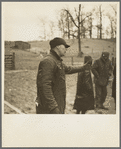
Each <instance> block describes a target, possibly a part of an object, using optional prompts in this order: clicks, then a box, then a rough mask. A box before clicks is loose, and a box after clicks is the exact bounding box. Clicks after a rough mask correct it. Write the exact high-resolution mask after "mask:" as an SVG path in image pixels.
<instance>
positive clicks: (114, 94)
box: [112, 58, 116, 109]
mask: <svg viewBox="0 0 121 149" xmlns="http://www.w3.org/2000/svg"><path fill="white" fill-rule="evenodd" d="M113 76H114V78H113V84H112V97H113V98H114V102H115V109H116V58H115V64H114V70H113Z"/></svg>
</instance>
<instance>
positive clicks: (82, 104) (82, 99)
mask: <svg viewBox="0 0 121 149" xmlns="http://www.w3.org/2000/svg"><path fill="white" fill-rule="evenodd" d="M87 61H90V66H91V65H92V58H91V56H85V57H84V63H86V62H87ZM73 109H76V110H77V114H79V113H80V111H81V112H82V114H85V113H86V111H87V110H93V109H94V92H93V84H92V78H91V71H90V70H84V71H82V72H79V73H78V80H77V91H76V98H75V102H74V108H73Z"/></svg>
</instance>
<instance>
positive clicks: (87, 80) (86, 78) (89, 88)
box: [84, 70, 93, 94]
mask: <svg viewBox="0 0 121 149" xmlns="http://www.w3.org/2000/svg"><path fill="white" fill-rule="evenodd" d="M84 82H85V86H86V89H87V91H88V92H87V94H92V93H93V85H92V78H91V73H90V71H88V70H87V71H85V72H84Z"/></svg>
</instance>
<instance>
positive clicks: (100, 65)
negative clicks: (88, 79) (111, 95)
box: [92, 52, 112, 109]
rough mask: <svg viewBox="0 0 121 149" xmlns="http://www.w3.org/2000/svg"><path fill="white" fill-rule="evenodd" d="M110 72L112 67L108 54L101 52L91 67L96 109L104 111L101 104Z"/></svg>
mask: <svg viewBox="0 0 121 149" xmlns="http://www.w3.org/2000/svg"><path fill="white" fill-rule="evenodd" d="M111 72H112V65H111V61H110V60H109V52H102V55H101V57H100V58H99V59H97V60H96V61H95V62H94V64H93V66H92V73H93V74H94V83H95V93H96V108H99V109H100V108H101V109H106V108H105V107H104V106H103V103H104V102H105V99H106V96H107V85H108V80H109V77H110V76H111Z"/></svg>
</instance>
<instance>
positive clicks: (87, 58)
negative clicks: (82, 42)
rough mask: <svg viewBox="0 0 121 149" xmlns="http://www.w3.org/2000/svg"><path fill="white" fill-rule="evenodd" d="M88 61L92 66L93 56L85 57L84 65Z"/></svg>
mask: <svg viewBox="0 0 121 149" xmlns="http://www.w3.org/2000/svg"><path fill="white" fill-rule="evenodd" d="M88 61H89V63H90V64H92V57H91V56H85V57H84V63H87V62H88Z"/></svg>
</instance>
